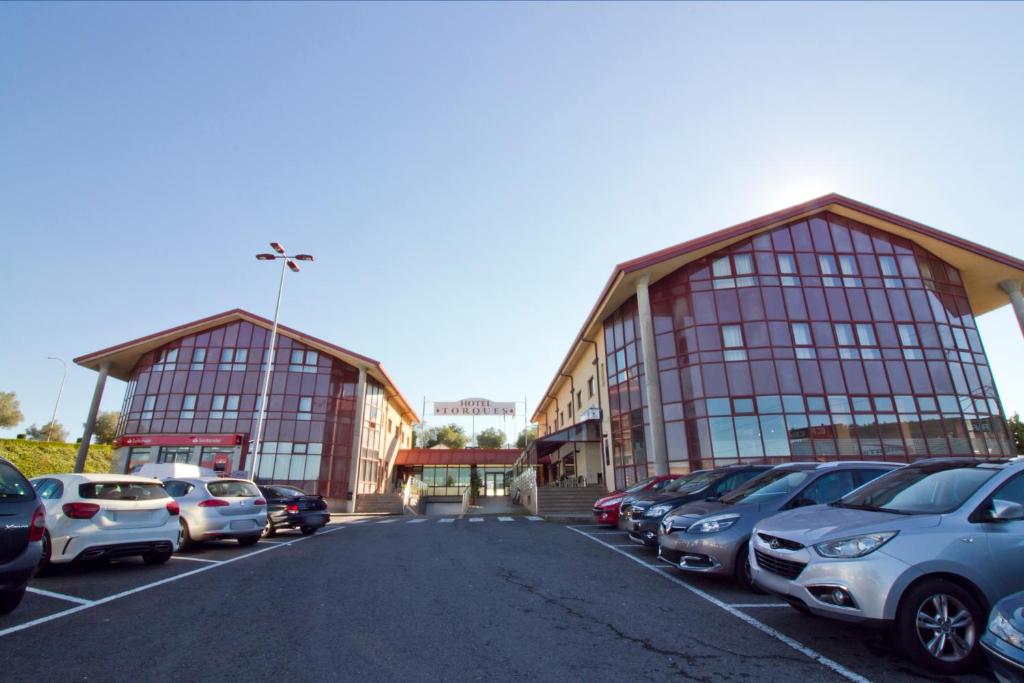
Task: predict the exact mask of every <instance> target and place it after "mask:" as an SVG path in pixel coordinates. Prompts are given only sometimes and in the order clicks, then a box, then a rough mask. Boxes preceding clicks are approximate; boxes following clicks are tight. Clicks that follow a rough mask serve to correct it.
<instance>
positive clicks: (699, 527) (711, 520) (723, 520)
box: [686, 515, 740, 534]
mask: <svg viewBox="0 0 1024 683" xmlns="http://www.w3.org/2000/svg"><path fill="white" fill-rule="evenodd" d="M739 518H740V516H739V515H717V516H715V517H708V518H707V519H702V520H700V521H699V522H697V523H696V524H692V525H690V528H689V529H687V530H686V531H687V533H691V534H715V533H718V532H719V531H725V530H726V529H728V528H729V527H731V526H732V525H733V524H735V523H736V520H737V519H739Z"/></svg>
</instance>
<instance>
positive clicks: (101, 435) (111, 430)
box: [82, 410, 121, 443]
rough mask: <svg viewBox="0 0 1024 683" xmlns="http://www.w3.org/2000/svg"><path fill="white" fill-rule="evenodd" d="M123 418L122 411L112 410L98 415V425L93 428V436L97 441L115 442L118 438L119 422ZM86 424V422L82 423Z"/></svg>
mask: <svg viewBox="0 0 1024 683" xmlns="http://www.w3.org/2000/svg"><path fill="white" fill-rule="evenodd" d="M120 419H121V413H119V412H117V411H116V410H110V411H107V412H103V413H100V414H99V415H97V416H96V427H95V428H94V429H93V432H92V433H93V436H94V437H95V438H96V443H114V439H115V438H117V423H118V421H119V420H120ZM82 426H83V427H84V426H85V425H84V424H83V425H82Z"/></svg>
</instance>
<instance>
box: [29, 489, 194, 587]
mask: <svg viewBox="0 0 1024 683" xmlns="http://www.w3.org/2000/svg"><path fill="white" fill-rule="evenodd" d="M32 486H33V487H35V490H36V493H38V494H39V498H40V499H41V500H42V503H43V507H44V508H45V509H46V533H45V534H44V535H43V548H42V551H43V552H42V558H41V559H40V561H39V572H40V573H41V574H45V573H46V572H47V571H49V570H50V569H51V568H52V566H53V565H56V564H67V563H69V562H74V561H77V560H111V559H117V558H121V557H135V556H140V557H142V559H143V560H144V561H145V562H146V564H163V563H164V562H166V561H167V560H168V559H170V557H171V554H172V553H173V552H174V549H175V547H176V546H177V543H178V504H177V503H176V502H174V499H173V498H171V497H170V496H169V495H167V491H165V490H164V487H163V484H161V483H160V482H159V481H157V480H156V479H150V478H148V477H137V476H134V475H131V474H50V475H46V476H43V477H36V478H35V479H33V480H32Z"/></svg>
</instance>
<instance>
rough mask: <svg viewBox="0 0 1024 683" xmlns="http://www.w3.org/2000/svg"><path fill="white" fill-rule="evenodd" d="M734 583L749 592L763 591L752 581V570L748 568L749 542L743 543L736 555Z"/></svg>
mask: <svg viewBox="0 0 1024 683" xmlns="http://www.w3.org/2000/svg"><path fill="white" fill-rule="evenodd" d="M734 574H735V576H736V583H738V584H739V585H740V586H741V587H742V588H745V589H746V590H748V591H750V592H751V593H764V591H763V590H761V589H760V588H758V587H757V584H755V583H754V571H753V569H751V568H750V544H749V543H744V544H743V547H742V548H740V550H739V554H738V555H737V556H736V569H735V571H734Z"/></svg>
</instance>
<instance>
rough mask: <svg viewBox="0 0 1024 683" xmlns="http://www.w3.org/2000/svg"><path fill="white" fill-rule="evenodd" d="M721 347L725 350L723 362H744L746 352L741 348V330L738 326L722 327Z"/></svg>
mask: <svg viewBox="0 0 1024 683" xmlns="http://www.w3.org/2000/svg"><path fill="white" fill-rule="evenodd" d="M722 347H723V348H724V349H725V360H727V361H732V360H746V359H747V352H746V350H745V349H744V348H743V328H742V327H740V326H739V325H722Z"/></svg>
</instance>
